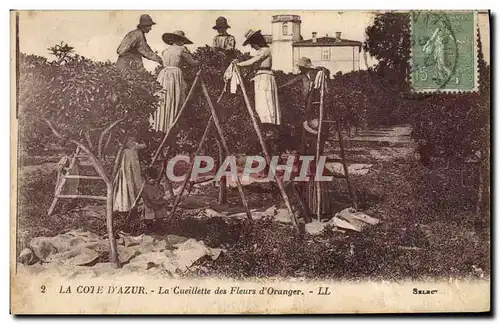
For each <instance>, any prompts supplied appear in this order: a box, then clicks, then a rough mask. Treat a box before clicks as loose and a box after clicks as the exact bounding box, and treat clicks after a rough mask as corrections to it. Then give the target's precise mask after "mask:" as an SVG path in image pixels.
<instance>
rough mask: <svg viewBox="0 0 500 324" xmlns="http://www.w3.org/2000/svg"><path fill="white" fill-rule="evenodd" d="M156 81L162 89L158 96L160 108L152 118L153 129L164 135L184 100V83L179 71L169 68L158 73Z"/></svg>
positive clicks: (176, 68)
mask: <svg viewBox="0 0 500 324" xmlns="http://www.w3.org/2000/svg"><path fill="white" fill-rule="evenodd" d="M157 81H158V83H160V84H161V86H162V88H163V89H162V93H161V95H160V98H161V99H160V107H159V108H158V110H157V111H156V113H155V114H154V117H153V128H154V129H155V130H156V131H161V132H164V133H166V132H167V130H168V129H169V128H170V127H171V126H172V124H173V122H174V120H175V118H176V117H177V113H178V112H179V110H180V108H181V106H182V104H183V103H184V99H185V98H186V82H185V81H184V77H183V76H182V71H181V69H179V68H178V67H170V66H167V67H165V68H164V69H163V70H161V71H160V74H158V79H157Z"/></svg>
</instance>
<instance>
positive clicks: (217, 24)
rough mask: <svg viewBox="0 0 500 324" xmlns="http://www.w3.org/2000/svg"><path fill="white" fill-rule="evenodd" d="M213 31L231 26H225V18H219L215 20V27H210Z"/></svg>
mask: <svg viewBox="0 0 500 324" xmlns="http://www.w3.org/2000/svg"><path fill="white" fill-rule="evenodd" d="M212 28H213V29H215V30H217V29H221V28H226V29H227V28H231V26H229V25H228V24H227V19H226V18H225V17H219V18H217V20H215V26H213V27H212Z"/></svg>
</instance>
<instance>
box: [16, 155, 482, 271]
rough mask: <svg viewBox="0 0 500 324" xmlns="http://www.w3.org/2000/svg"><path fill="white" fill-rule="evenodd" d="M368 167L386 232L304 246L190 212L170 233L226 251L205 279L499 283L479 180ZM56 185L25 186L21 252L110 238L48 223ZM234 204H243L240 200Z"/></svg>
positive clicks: (31, 176) (254, 199) (42, 179)
mask: <svg viewBox="0 0 500 324" xmlns="http://www.w3.org/2000/svg"><path fill="white" fill-rule="evenodd" d="M366 160H367V162H371V163H374V166H373V168H372V171H371V172H370V173H369V174H367V175H364V176H358V177H354V179H353V180H354V183H355V186H356V188H357V191H358V195H359V198H360V202H361V207H362V209H363V210H364V211H365V212H366V213H368V214H369V215H371V216H374V217H377V218H379V219H380V220H381V221H382V222H381V223H380V224H379V225H377V226H374V227H372V228H370V229H369V230H367V231H365V232H362V233H354V232H346V233H343V234H342V233H338V232H332V231H327V232H325V233H323V234H321V235H319V236H309V235H306V236H305V237H297V236H295V235H294V233H293V230H292V227H291V226H290V225H286V224H280V223H277V222H272V221H270V220H259V221H255V222H254V223H253V224H249V223H248V222H246V221H244V220H237V219H222V218H210V219H200V218H195V217H193V216H192V213H190V212H186V213H185V214H184V215H182V216H181V217H180V218H179V219H178V220H175V221H172V222H170V223H169V224H167V225H165V227H164V228H162V229H160V232H163V233H173V234H177V235H184V236H189V237H194V238H196V239H201V240H203V241H204V242H205V243H206V244H207V245H209V246H212V247H223V248H224V249H225V250H226V253H224V254H223V255H222V256H221V257H220V258H219V259H217V260H216V261H209V262H208V261H207V262H205V263H204V264H203V266H201V267H199V269H200V270H199V271H200V273H199V274H200V275H224V276H230V277H234V278H239V277H249V276H252V277H254V276H285V277H286V276H301V277H308V278H313V277H315V278H317V277H326V278H335V279H353V280H355V279H367V278H373V279H376V278H378V279H381V278H383V279H385V280H397V279H408V278H412V279H417V278H436V277H450V276H451V277H464V276H467V277H468V276H480V275H485V276H488V275H489V273H490V263H489V260H490V257H489V251H490V241H489V219H488V218H487V216H481V215H475V193H474V187H473V186H472V185H471V184H473V183H474V179H473V178H470V179H469V178H468V177H464V179H463V181H462V180H461V178H460V176H457V173H456V172H455V171H452V170H442V169H435V170H429V169H425V168H423V167H421V166H420V165H419V164H418V162H417V161H415V160H412V159H408V158H399V159H393V160H391V161H384V160H380V159H378V160H374V159H369V158H366ZM54 185H55V174H54V173H50V172H47V170H46V169H44V168H40V169H38V170H37V169H34V170H33V169H32V170H30V172H29V173H25V175H24V176H23V177H22V178H21V179H20V183H19V203H18V206H19V213H18V240H17V248H18V251H20V249H22V248H23V247H25V246H27V244H28V243H29V241H30V240H31V239H32V238H33V237H36V236H41V235H44V236H52V235H56V234H58V233H61V232H64V231H67V230H70V229H75V228H82V229H84V230H89V231H92V232H95V233H98V234H102V235H104V234H105V233H106V227H105V221H104V220H103V219H100V218H88V217H81V216H80V217H79V216H78V213H74V212H73V213H69V212H59V213H56V214H54V215H52V216H50V217H48V216H47V215H46V211H47V209H48V207H49V205H50V202H51V200H52V194H53V190H54ZM338 191H339V199H345V194H342V193H341V192H345V188H344V186H343V185H341V184H340V183H339V184H338ZM247 192H248V198H249V201H250V205H251V206H255V207H258V206H261V205H263V204H264V205H272V204H277V205H281V204H282V203H281V202H280V199H279V196H277V195H276V194H275V193H272V192H270V191H268V190H267V191H266V190H261V191H259V192H257V191H256V190H252V192H251V193H250V190H249V189H247ZM207 194H209V193H208V192H207ZM342 196H343V197H342ZM229 201H230V202H233V203H237V202H238V201H239V196H238V193H237V190H230V192H229ZM76 203H77V204H79V205H81V206H83V205H85V204H86V203H85V202H76ZM66 207H68V206H66ZM64 208H65V206H63V208H62V210H64ZM115 224H116V227H117V229H120V228H124V226H125V225H126V224H125V220H124V216H123V215H121V216H118V217H117V219H116V220H115ZM140 230H141V229H139V231H140Z"/></svg>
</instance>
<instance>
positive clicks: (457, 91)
mask: <svg viewBox="0 0 500 324" xmlns="http://www.w3.org/2000/svg"><path fill="white" fill-rule="evenodd" d="M433 12H434V13H440V12H444V11H433ZM446 12H447V13H451V12H453V13H461V12H470V11H458V10H457V11H446ZM413 14H414V12H411V13H410V37H411V46H410V55H409V62H408V63H409V66H410V71H409V77H408V78H409V82H410V89H411V92H413V93H419V94H430V93H432V94H436V93H442V94H464V93H476V92H478V91H479V55H478V53H479V46H478V45H479V40H480V37H479V24H478V15H477V12H476V11H473V12H472V14H473V26H474V32H473V33H472V35H473V37H474V40H473V41H472V43H473V45H474V48H473V55H474V58H473V62H474V64H475V66H474V75H473V84H474V86H473V88H471V89H452V88H439V87H436V88H425V89H418V88H416V87H415V86H414V80H413V69H414V60H413V56H414V53H413V50H414V46H413V42H414V41H415V39H414V22H413Z"/></svg>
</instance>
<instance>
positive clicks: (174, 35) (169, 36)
mask: <svg viewBox="0 0 500 324" xmlns="http://www.w3.org/2000/svg"><path fill="white" fill-rule="evenodd" d="M161 39H163V41H164V42H165V43H167V41H169V40H170V41H177V40H182V41H183V42H184V44H193V42H192V41H190V40H189V39H188V38H187V37H186V35H185V34H184V32H183V31H182V30H176V31H174V32H171V33H165V34H163V35H162V36H161Z"/></svg>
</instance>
